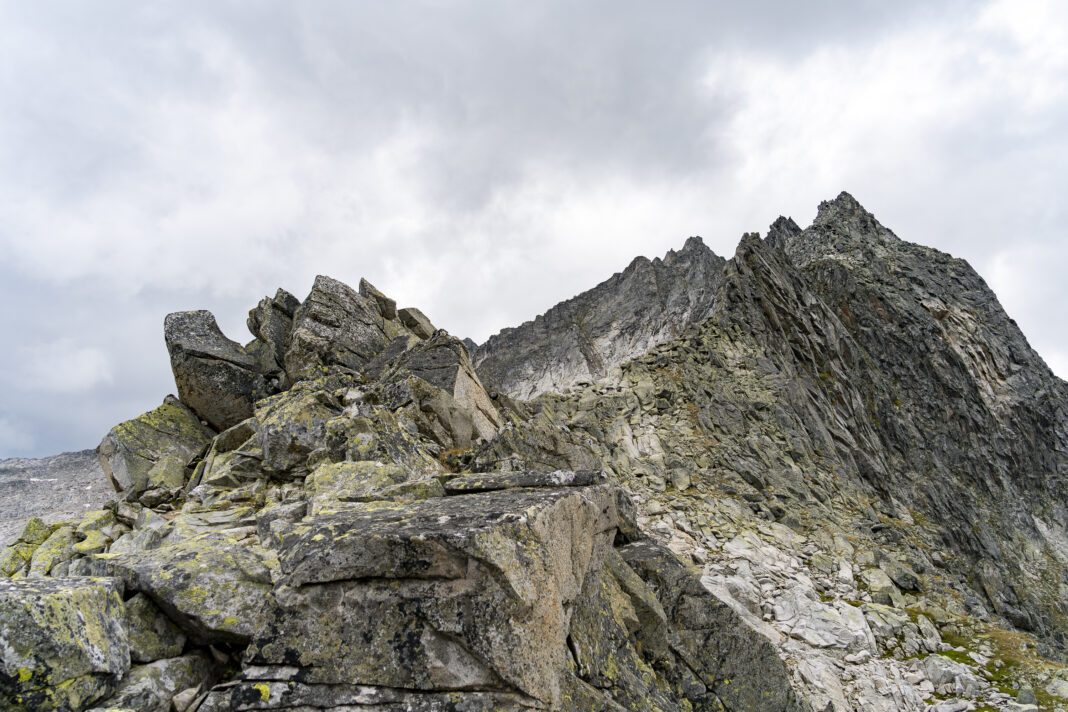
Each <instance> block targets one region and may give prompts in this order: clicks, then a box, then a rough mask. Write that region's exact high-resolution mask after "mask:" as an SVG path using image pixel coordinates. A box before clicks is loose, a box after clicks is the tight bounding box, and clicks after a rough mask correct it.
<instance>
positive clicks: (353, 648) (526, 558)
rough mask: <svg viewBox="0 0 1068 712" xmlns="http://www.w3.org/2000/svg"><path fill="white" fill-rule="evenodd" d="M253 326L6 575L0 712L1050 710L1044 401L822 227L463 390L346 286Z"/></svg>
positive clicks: (995, 310) (1054, 520)
mask: <svg viewBox="0 0 1068 712" xmlns="http://www.w3.org/2000/svg"><path fill="white" fill-rule="evenodd" d="M248 326H249V330H250V331H251V332H252V333H253V335H254V337H255V338H254V339H253V341H252V342H251V343H249V344H247V345H246V346H241V345H239V344H237V343H236V342H232V341H230V340H228V339H226V337H224V336H223V335H222V334H221V333H219V332H218V328H217V326H215V322H214V319H213V318H212V317H211V315H210V314H208V313H207V312H187V313H183V314H176V315H171V316H170V317H168V319H167V334H166V336H167V343H168V346H169V348H170V350H171V357H172V364H173V365H174V370H175V378H176V384H177V386H178V389H179V395H180V396H181V401H179V400H177V399H174V398H173V397H168V398H167V399H166V400H165V402H164V404H163V405H162V406H160V407H159V408H157V409H155V410H153V411H150V412H149V413H146V414H143V415H141V416H139V417H137V418H134V419H132V420H130V421H127V422H125V423H122V424H120V425H118V426H116V427H115V428H113V429H112V431H111V432H110V433H109V434H108V436H107V437H105V439H104V441H103V442H102V443H101V446H100V448H99V455H100V459H101V464H102V465H103V467H104V469H105V471H106V472H107V473H109V476H110V478H111V479H112V480H113V481H114V482H115V484H116V486H117V487H118V488H121V489H122V491H123V500H122V501H118V502H111V503H109V504H107V505H106V506H105V508H103V509H101V510H96V511H92V512H89V513H87V514H86V515H85V516H84V517H83V518H81V519H80V520H71V521H61V522H56V523H51V521H49V522H46V521H44V520H42V519H38V518H33V519H30V520H29V521H28V522H27V523H26V524H25V525H24V526H23V527H22V528H21V530H20V533H18V534H17V536H16V537H15V539H14V540H13V542H12V544H11V545H10V546H8V547H7V548H6V549H4V550H3V552H0V573H2V574H3V575H4V576H5V577H10V578H5V579H4V581H6V583H4V584H3V586H2V587H0V588H2V591H0V689H2V691H3V692H4V694H5V698H3V699H0V709H6V708H7V707H4V705H5V704H6V702H5V701H6V700H7V699H9V698H10V699H16V700H18V699H21V700H22V701H23V703H25V702H26V701H30V702H32V703H33V704H34V705H38V703H40V704H39V705H38V707H39V708H48V706H49V705H52V706H54V707H57V708H60V709H66V708H70V709H79V710H84V709H90V706H91V705H95V706H96V707H92V708H91V709H92V710H96V709H110V708H133V709H143V710H159V711H160V712H164V711H165V710H171V709H172V708H173V709H176V710H179V712H183V711H188V710H193V709H195V710H197V712H222V711H224V710H226V711H230V710H272V709H277V710H300V711H301V712H313V711H317V710H334V711H336V712H340V711H341V710H345V712H354V711H355V710H359V709H366V710H368V711H369V712H370V711H371V710H374V711H375V712H382V711H390V712H392V711H397V712H399V711H400V710H405V711H406V712H411V711H413V710H425V711H427V712H429V711H441V710H468V711H470V710H475V711H481V710H486V711H488V710H515V711H517V712H518V711H520V710H523V711H529V710H533V709H541V710H552V711H566V712H572V711H573V712H578V711H579V710H603V711H605V712H609V711H611V712H619V711H620V710H633V711H635V712H637V711H639V710H640V711H642V712H644V711H645V710H660V711H663V712H667V711H669V710H671V711H674V710H697V711H701V712H724V711H729V712H743V711H749V710H760V711H765V710H766V711H770V712H780V711H781V712H814V711H816V710H819V711H820V712H828V711H833V712H846V711H847V710H848V711H852V710H860V709H862V710H865V711H869V710H870V711H874V712H930V710H938V711H948V710H954V711H957V710H962V709H971V708H981V709H997V710H1005V711H1006V712H1007V711H1008V710H1017V709H1023V708H1024V707H1021V706H1019V705H1016V700H1017V699H1019V700H1020V701H1024V700H1036V701H1037V702H1038V703H1039V705H1040V706H1041V708H1042V709H1051V710H1052V709H1055V708H1056V707H1057V706H1058V705H1061V706H1063V703H1062V702H1058V701H1056V699H1055V697H1056V695H1058V694H1068V692H1065V691H1066V690H1068V666H1065V665H1061V664H1058V663H1057V662H1055V661H1054V660H1050V659H1048V658H1056V657H1057V656H1058V654H1060V653H1061V652H1063V646H1064V634H1065V632H1066V631H1068V615H1066V611H1065V601H1066V600H1068V536H1066V535H1065V529H1064V522H1065V521H1066V520H1068V517H1066V514H1068V513H1066V512H1065V511H1064V508H1065V504H1064V503H1065V502H1066V501H1068V498H1066V494H1068V492H1066V491H1065V474H1066V471H1065V457H1066V453H1068V427H1066V415H1065V403H1066V398H1065V396H1066V395H1068V394H1066V391H1065V389H1066V386H1065V384H1064V383H1063V382H1061V381H1060V380H1058V379H1056V378H1055V377H1054V376H1053V375H1052V374H1051V373H1050V372H1049V369H1047V368H1046V367H1045V364H1043V363H1042V361H1041V359H1039V358H1038V356H1037V355H1036V354H1034V352H1033V351H1031V350H1030V348H1029V347H1028V345H1027V343H1026V341H1025V340H1024V339H1023V336H1022V335H1021V334H1020V333H1019V330H1018V329H1017V328H1016V326H1015V324H1014V323H1013V322H1012V321H1011V320H1010V319H1008V317H1007V316H1005V314H1004V312H1003V311H1002V310H1001V308H1000V306H999V305H998V304H997V301H996V299H995V298H994V296H993V295H992V294H991V293H990V292H989V290H988V289H987V288H986V286H985V285H984V284H983V282H982V280H981V279H980V278H979V277H978V276H977V275H976V274H975V273H974V272H973V271H972V270H971V269H970V268H969V267H968V266H967V264H965V263H963V262H962V261H960V260H954V259H952V258H950V257H948V256H946V255H943V254H942V253H938V252H936V251H934V250H929V249H926V248H922V247H919V246H916V245H910V244H909V243H905V242H903V241H901V240H899V239H898V238H897V237H896V236H894V235H893V233H891V232H890V231H889V230H887V229H886V228H884V227H882V226H881V225H880V224H879V223H878V221H877V220H876V219H875V218H874V217H873V216H872V215H871V214H870V213H868V212H867V211H865V210H864V209H863V208H862V207H861V206H860V205H859V204H858V203H857V202H856V201H855V200H854V199H853V198H852V197H851V196H849V195H848V194H842V195H840V196H839V197H838V198H837V199H835V200H833V201H829V202H827V203H824V204H822V205H821V206H820V210H819V215H818V217H817V219H816V221H815V222H814V223H813V225H811V226H810V227H808V228H805V229H801V228H800V227H799V226H797V225H796V224H795V223H794V222H793V221H792V220H789V219H787V218H780V219H779V220H777V221H776V222H775V223H774V224H773V225H772V226H771V229H770V231H769V233H768V236H767V238H765V239H761V238H760V237H759V236H758V235H752V234H750V235H745V236H744V237H743V238H742V240H741V242H740V243H739V245H738V248H737V251H736V253H735V255H734V257H733V258H732V259H731V260H729V261H724V260H722V259H720V258H718V257H715V256H714V255H712V253H711V252H709V251H708V250H707V248H705V247H704V245H703V244H701V242H700V241H699V240H698V239H695V238H691V240H689V241H688V242H687V243H686V246H685V247H684V248H683V249H682V250H681V251H679V252H672V253H669V254H668V256H667V257H666V258H665V259H663V260H654V261H652V262H649V261H648V260H643V259H639V260H636V261H635V262H634V264H632V265H631V266H630V267H628V269H627V270H626V271H624V272H623V273H621V274H619V275H616V276H614V277H613V278H612V279H610V280H608V281H607V282H604V283H602V284H601V285H599V286H598V287H596V288H595V289H594V290H591V291H590V292H587V293H585V294H583V295H580V296H579V297H577V298H575V299H574V300H570V301H569V302H565V303H564V304H562V305H560V306H558V307H555V308H554V309H553V310H550V312H549V313H548V314H546V315H545V316H543V317H539V319H538V320H535V321H534V322H531V323H528V324H525V325H523V326H522V327H519V328H518V329H514V330H509V331H506V332H502V334H500V335H498V336H496V337H494V338H493V339H491V340H490V341H489V342H487V344H486V345H484V346H483V347H481V348H476V349H475V356H474V359H472V357H471V351H472V345H471V344H469V343H466V342H462V341H460V340H458V339H456V338H454V337H452V336H450V335H449V334H448V333H446V332H445V331H442V330H436V329H434V327H433V325H432V324H431V323H430V322H429V320H427V319H426V317H425V316H423V314H422V313H421V312H419V311H418V310H415V309H412V308H404V309H397V307H396V303H395V302H394V301H393V300H392V299H389V298H388V297H387V296H385V295H384V294H382V293H381V292H380V291H379V290H377V289H376V288H374V287H373V286H372V285H371V284H370V283H368V282H367V281H366V280H364V281H361V283H360V285H359V289H358V290H353V289H351V288H349V287H348V286H346V285H343V284H341V283H340V282H337V281H336V280H332V279H330V278H327V277H320V278H318V279H317V280H316V282H315V286H314V287H313V289H312V292H311V294H309V295H308V297H307V298H306V299H305V300H304V301H303V302H299V301H298V300H297V299H296V298H295V297H293V296H292V295H289V294H288V293H287V292H284V290H279V291H278V292H277V293H276V295H275V296H274V297H272V298H265V299H263V300H262V301H261V302H260V303H259V304H258V305H257V306H256V307H255V308H254V309H253V310H252V311H251V312H250V315H249V321H248ZM472 361H474V362H475V363H478V364H479V365H478V369H476V368H475V366H473V364H472ZM483 379H486V380H487V381H489V380H492V381H493V382H494V383H496V384H497V386H498V389H492V388H490V389H487V388H484V387H483V385H482V384H483ZM557 390H562V391H563V393H558V392H554V391H557ZM533 393H540V395H538V396H537V397H535V398H533V399H531V400H522V399H520V398H513V397H510V396H509V394H512V395H517V396H527V395H529V394H533ZM201 419H203V420H204V421H207V423H208V424H205V423H202V422H201ZM224 428H225V429H224ZM217 431H221V432H217ZM87 576H89V577H91V578H86V577H87ZM41 611H44V612H45V613H46V615H40V613H41ZM76 621H84V622H85V623H86V625H87V627H86V628H85V630H84V631H82V632H80V633H78V632H77V631H79V630H81V629H80V628H79V625H80V623H79V624H78V625H75V623H74V622H76ZM86 635H88V636H89V637H88V638H87V637H86ZM1039 653H1044V654H1046V655H1047V659H1044V658H1042V657H1041V656H1040V655H1039ZM1017 690H1018V691H1019V692H1018V693H1017V692H1016V691H1017ZM1009 691H1011V692H1012V694H1010V692H1009ZM57 701H58V702H57ZM42 705H43V706H42ZM22 707H23V708H25V707H26V704H23V705H22ZM15 708H16V709H17V708H19V707H18V705H16V707H15ZM35 708H36V707H35Z"/></svg>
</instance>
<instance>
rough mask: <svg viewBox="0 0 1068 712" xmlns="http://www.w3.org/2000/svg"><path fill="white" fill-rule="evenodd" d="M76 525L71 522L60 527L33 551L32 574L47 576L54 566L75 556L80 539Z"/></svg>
mask: <svg viewBox="0 0 1068 712" xmlns="http://www.w3.org/2000/svg"><path fill="white" fill-rule="evenodd" d="M74 531H75V530H74V527H72V526H70V525H69V524H67V525H63V526H61V527H58V528H57V529H56V530H55V531H53V532H52V534H51V535H50V536H49V537H48V538H47V539H45V540H44V542H42V543H41V545H40V546H38V547H37V549H36V550H35V551H34V552H33V557H32V558H31V559H30V570H29V575H30V576H47V575H48V574H49V572H51V571H52V568H53V567H55V566H56V565H58V564H61V563H63V562H64V561H69V560H70V559H71V557H73V556H74V546H75V544H76V543H77V541H78V539H77V537H76V536H75V533H74Z"/></svg>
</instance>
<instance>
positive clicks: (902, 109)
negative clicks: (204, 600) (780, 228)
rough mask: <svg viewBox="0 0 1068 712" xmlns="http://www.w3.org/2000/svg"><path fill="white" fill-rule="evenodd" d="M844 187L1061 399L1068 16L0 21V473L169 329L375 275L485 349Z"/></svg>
mask: <svg viewBox="0 0 1068 712" xmlns="http://www.w3.org/2000/svg"><path fill="white" fill-rule="evenodd" d="M843 189H845V190H848V191H850V192H851V193H853V195H855V196H856V197H857V198H858V199H859V200H860V201H861V202H862V203H863V204H864V205H865V206H866V207H867V208H868V209H869V210H871V211H872V212H874V213H875V215H876V216H877V217H878V218H879V219H880V220H881V221H882V222H883V223H884V224H885V225H887V226H888V227H890V228H891V229H893V230H894V231H895V232H896V233H897V234H898V235H899V236H901V237H903V238H904V239H908V240H911V241H914V242H920V243H923V244H927V245H932V246H935V247H938V248H940V249H942V250H945V251H947V252H950V253H952V254H954V255H956V256H959V257H963V258H965V259H967V260H969V262H971V264H972V265H973V266H974V267H975V268H976V269H977V270H978V271H979V272H980V273H981V274H982V275H983V276H984V277H985V278H986V279H987V281H988V282H989V283H990V284H991V286H992V287H993V288H994V289H995V290H996V291H997V293H998V294H999V296H1000V298H1001V300H1002V303H1003V304H1004V305H1005V307H1006V309H1007V310H1008V312H1009V314H1010V315H1011V316H1013V317H1014V318H1015V319H1016V320H1017V321H1018V323H1019V324H1020V326H1021V327H1022V328H1023V330H1024V333H1025V334H1026V335H1027V336H1028V338H1029V339H1030V341H1031V343H1032V345H1033V346H1034V347H1035V348H1036V349H1037V350H1038V351H1039V352H1040V353H1041V354H1042V355H1043V357H1044V358H1045V359H1046V360H1047V362H1048V363H1049V364H1050V365H1051V366H1052V367H1053V368H1054V370H1055V371H1057V372H1058V373H1059V374H1060V375H1061V376H1066V375H1068V329H1066V327H1065V323H1066V320H1065V319H1064V317H1063V314H1062V312H1063V310H1064V308H1065V304H1066V303H1068V280H1066V279H1065V276H1066V275H1068V240H1066V239H1065V238H1066V232H1065V231H1066V225H1068V215H1066V201H1065V199H1064V197H1065V195H1066V194H1068V3H1064V2H1059V1H1058V0H1048V1H1042V0H1011V1H1007V0H1001V1H997V2H945V3H930V2H895V3H887V2H885V1H884V0H877V1H871V2H856V1H853V2H845V1H844V0H843V1H842V2H831V1H830V0H822V1H814V2H805V3H797V2H793V1H792V0H780V1H777V2H770V1H767V2H747V3H737V2H735V3H727V2H717V3H708V2H693V3H684V2H671V1H667V2H657V3H648V2H623V1H620V0H612V1H611V2H607V1H605V2H583V3H575V2H549V1H540V0H539V2H529V0H523V1H522V2H507V1H501V0H493V1H489V0H487V1H485V2H463V1H460V0H458V1H455V2H444V1H440V2H414V1H412V2H403V3H400V2H398V3H371V2H351V1H338V2H326V1H308V2H304V1H301V2H297V1H296V0H292V1H291V2H256V3H250V2H226V1H222V0H211V1H210V2H191V1H189V0H183V1H182V2H164V1H161V2H153V3H133V2H122V3H120V2H108V1H102V2H93V3H86V2H62V3H61V2H43V1H42V2H23V1H21V0H10V1H8V0H0V305H2V306H0V330H2V332H0V333H3V348H2V349H0V457H14V456H40V455H46V454H51V453H55V452H60V451H63V450H74V449H82V448H87V447H93V446H95V445H96V444H97V442H99V440H100V438H101V436H102V435H103V434H104V433H105V432H106V431H107V429H108V428H109V427H110V426H111V425H112V424H114V423H116V422H118V421H120V420H123V419H126V418H129V417H132V416H135V415H137V414H138V413H140V412H142V411H144V410H147V409H148V408H151V407H154V406H155V405H156V404H158V402H159V401H160V400H161V399H162V398H163V396H164V395H166V394H167V393H168V392H171V391H172V390H173V382H172V379H171V374H170V369H169V363H168V360H167V354H166V349H165V347H164V344H163V337H162V324H163V316H164V315H165V314H166V313H167V312H170V311H177V310H183V309H193V308H207V309H211V310H212V311H213V312H214V313H215V314H216V315H217V317H218V318H219V322H220V324H221V325H222V327H223V329H224V330H225V331H226V332H227V333H228V334H229V335H230V336H231V337H232V338H235V339H237V340H240V341H245V340H247V339H248V338H249V337H248V335H247V332H246V331H245V327H244V319H245V316H246V313H247V310H248V308H249V307H251V306H253V305H254V304H255V303H256V301H258V299H259V298H260V297H261V296H263V295H265V294H268V293H273V291H274V289H275V288H276V287H278V286H283V287H285V288H286V289H288V290H290V291H292V292H294V293H295V294H297V295H298V296H299V297H303V296H304V295H305V294H306V293H307V291H308V289H309V288H310V286H311V282H312V279H313V278H314V275H316V274H318V273H324V274H329V275H331V276H334V277H337V278H339V279H342V280H344V281H347V282H349V283H355V282H357V281H358V280H359V278H360V277H361V276H366V277H367V278H368V279H370V280H371V281H372V282H373V283H374V284H376V285H377V286H378V287H379V288H380V289H382V290H383V291H385V292H386V293H387V294H390V295H391V296H393V297H395V298H396V299H397V300H398V302H400V304H401V306H406V305H417V306H419V307H421V308H422V309H423V310H424V311H425V312H426V313H427V314H428V316H430V318H431V319H432V320H433V321H434V322H435V323H436V324H437V325H439V326H443V327H445V328H447V329H449V330H450V331H451V332H452V333H454V334H457V335H460V336H470V337H472V338H474V339H475V340H476V341H483V340H484V339H485V338H486V337H487V336H489V335H490V334H492V333H494V332H496V331H497V330H499V329H501V328H502V327H505V326H509V325H515V324H517V323H519V322H522V321H524V320H526V319H529V318H531V317H533V316H534V315H535V314H537V313H540V312H542V311H544V310H545V309H547V308H548V307H550V306H551V305H553V304H554V303H556V302H558V301H560V300H561V299H564V298H567V297H569V296H572V295H574V294H575V293H577V292H579V291H582V290H583V289H586V288H588V287H590V286H592V285H594V284H596V283H597V282H599V281H601V280H602V279H604V278H606V277H608V276H609V275H610V274H611V273H612V272H615V271H618V270H619V269H622V268H623V267H624V266H625V265H626V264H627V263H628V262H629V261H630V260H631V258H633V257H634V256H635V255H638V254H644V255H647V256H656V255H662V254H663V253H664V252H666V251H667V250H668V249H671V248H673V247H679V246H681V245H682V243H683V241H684V240H685V238H686V237H687V236H689V235H694V234H699V235H701V236H703V237H704V238H705V241H706V242H707V243H708V244H709V245H710V246H712V247H713V249H715V250H716V251H717V252H718V253H720V254H723V255H726V256H730V255H731V254H733V252H734V247H735V244H736V243H737V240H738V238H739V236H740V235H741V233H742V232H744V231H753V230H758V231H761V232H764V231H765V230H766V228H767V226H768V225H769V224H770V223H771V222H772V221H773V220H774V219H775V217H776V216H778V215H779V214H785V215H791V216H793V217H794V219H796V220H797V221H798V223H800V224H802V225H806V224H808V223H809V222H810V221H811V219H812V218H813V217H814V216H815V211H816V206H817V204H818V203H819V202H820V201H821V200H824V199H828V198H831V197H833V196H835V195H836V194H837V193H838V192H839V191H841V190H843Z"/></svg>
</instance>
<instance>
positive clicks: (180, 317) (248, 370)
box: [163, 310, 267, 430]
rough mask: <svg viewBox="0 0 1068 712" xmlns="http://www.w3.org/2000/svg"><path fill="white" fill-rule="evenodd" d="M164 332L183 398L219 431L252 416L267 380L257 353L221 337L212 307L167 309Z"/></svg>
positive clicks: (172, 367) (177, 383)
mask: <svg viewBox="0 0 1068 712" xmlns="http://www.w3.org/2000/svg"><path fill="white" fill-rule="evenodd" d="M163 331H164V335H165V337H166V341H167V351H168V352H169V353H170V356H171V370H172V371H174V382H175V384H176V385H177V386H178V398H179V400H181V401H182V402H183V403H185V404H186V405H187V406H189V407H190V408H192V409H193V410H194V411H195V412H196V413H197V414H198V415H199V416H200V417H201V418H203V419H204V420H206V421H208V422H209V423H210V424H211V426H212V427H214V428H215V429H217V430H226V429H227V428H229V427H230V426H231V425H234V424H235V423H239V422H241V421H242V420H244V419H245V418H247V417H249V416H250V415H252V403H253V402H254V401H255V400H256V399H257V398H260V397H262V396H263V395H266V392H267V390H266V381H265V380H264V377H263V374H262V373H261V372H260V370H259V365H258V364H257V362H256V359H255V357H253V356H251V355H250V354H249V353H248V352H246V351H245V349H244V348H243V347H242V346H241V344H239V343H237V342H236V341H231V340H230V339H228V338H226V337H225V336H223V333H222V331H220V330H219V325H218V324H216V323H215V317H214V316H213V315H212V313H211V312H209V311H203V310H201V311H191V312H175V313H173V314H168V315H167V318H166V319H165V320H164V326H163Z"/></svg>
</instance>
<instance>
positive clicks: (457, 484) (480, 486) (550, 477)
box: [445, 470, 608, 494]
mask: <svg viewBox="0 0 1068 712" xmlns="http://www.w3.org/2000/svg"><path fill="white" fill-rule="evenodd" d="M607 481H608V475H607V474H606V473H605V472H604V471H602V470H580V471H579V472H573V471H571V470H553V471H552V472H489V473H479V474H475V475H461V476H459V477H452V478H450V479H448V480H446V481H445V491H446V492H448V493H449V494H471V493H474V492H492V491H494V490H502V489H511V488H513V487H588V486H590V485H599V484H604V483H605V482H607Z"/></svg>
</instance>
